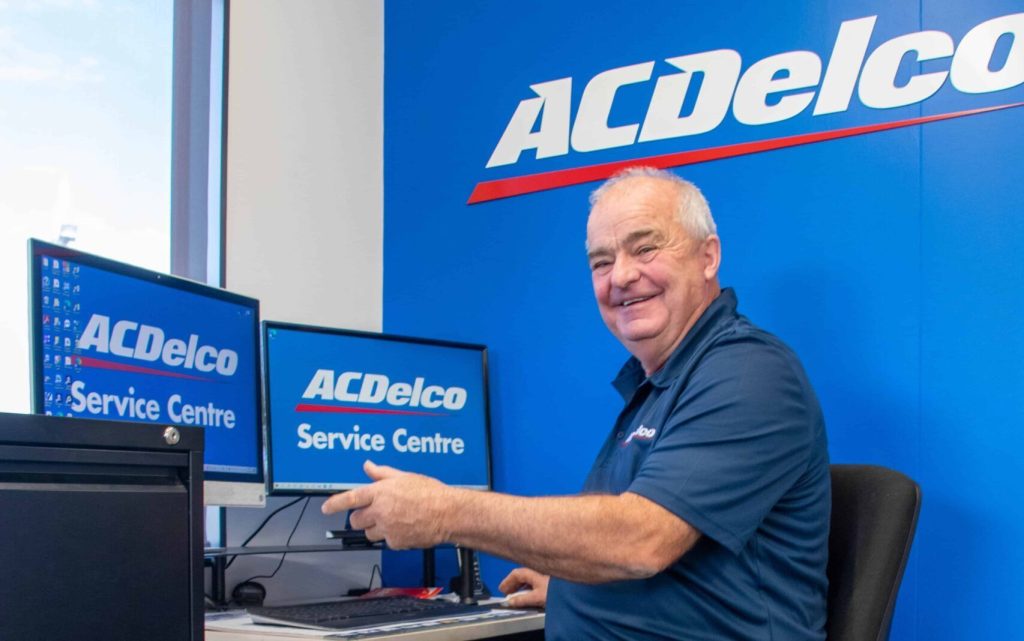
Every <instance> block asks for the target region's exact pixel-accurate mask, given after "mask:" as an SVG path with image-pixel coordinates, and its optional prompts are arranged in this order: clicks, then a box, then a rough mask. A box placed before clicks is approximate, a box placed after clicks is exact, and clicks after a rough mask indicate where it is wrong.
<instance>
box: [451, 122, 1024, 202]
mask: <svg viewBox="0 0 1024 641" xmlns="http://www.w3.org/2000/svg"><path fill="white" fill-rule="evenodd" d="M1021 105H1024V102H1016V103H1012V104H1007V105H998V106H995V107H983V108H981V109H970V110H967V111H956V112H953V113H946V114H938V115H935V116H922V117H920V118H910V119H908V120H897V121H895V122H883V123H878V124H874V125H863V126H860V127H849V128H847V129H836V130H834V131H819V132H815V133H809V134H799V135H796V136H786V137H784V138H772V139H770V140H756V141H753V142H744V143H739V144H735V145H724V146H722V147H709V148H708V149H695V150H692V151H682V152H678V153H673V154H664V155H661V156H649V157H647V158H634V159H632V160H620V161H617V162H609V163H604V164H601V165H590V166H587V167H574V168H573V169H561V170H559V171H549V172H545V173H541V174H530V175H528V176H515V177H513V178H503V179H501V180H491V181H486V182H481V183H477V185H476V187H475V188H474V189H473V193H472V194H470V196H469V200H468V201H467V203H466V204H468V205H473V204H476V203H482V202H487V201H489V200H498V199H500V198H510V197H512V196H521V195H523V194H530V193H533V192H537V191H545V190H548V189H556V188H558V187H568V186H569V185H579V184H581V183H587V182H593V181H595V180H604V179H606V178H609V177H611V176H613V175H614V174H615V173H616V172H618V171H621V170H623V169H626V168H627V167H634V166H636V165H645V166H649V167H658V168H660V169H667V168H669V167H681V166H683V165H693V164H696V163H701V162H708V161H710V160H721V159H723V158H733V157H736V156H745V155H747V154H757V153H761V152H762V151H773V150H775V149H785V148H786V147H797V146H800V145H809V144H811V143H816V142H824V141H826V140H837V139H839V138H850V137H852V136H861V135H863V134H873V133H877V132H879V131H888V130H890V129H900V128H902V127H912V126H914V125H923V124H927V123H929V122H937V121H939V120H949V119H951V118H961V117H963V116H973V115H976V114H983V113H988V112H990V111H999V110H1001V109H1012V108H1014V107H1020V106H1021Z"/></svg>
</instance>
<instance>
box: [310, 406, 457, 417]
mask: <svg viewBox="0 0 1024 641" xmlns="http://www.w3.org/2000/svg"><path fill="white" fill-rule="evenodd" d="M295 411H296V412H326V413H330V414H401V415H404V416H448V415H447V414H445V413H444V412H414V411H412V410H384V409H377V408H371V407H342V406H340V405H316V404H313V403H299V404H298V405H296V406H295Z"/></svg>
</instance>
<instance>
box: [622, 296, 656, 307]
mask: <svg viewBox="0 0 1024 641" xmlns="http://www.w3.org/2000/svg"><path fill="white" fill-rule="evenodd" d="M651 298H654V297H653V296H641V297H639V298H628V299H626V300H624V301H622V303H620V304H621V305H622V306H623V307H629V306H630V305H635V304H637V303H642V302H644V301H645V300H650V299H651Z"/></svg>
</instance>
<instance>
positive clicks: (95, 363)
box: [82, 356, 218, 383]
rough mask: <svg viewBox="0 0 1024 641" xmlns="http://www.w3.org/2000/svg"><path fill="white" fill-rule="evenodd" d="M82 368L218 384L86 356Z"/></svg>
mask: <svg viewBox="0 0 1024 641" xmlns="http://www.w3.org/2000/svg"><path fill="white" fill-rule="evenodd" d="M82 367H91V368H93V369H112V370H115V371H119V372H134V373H136V374H152V375H155V376H169V377H171V378H186V379H188V380H190V381H203V382H204V383H214V382H218V381H213V380H211V379H209V378H203V377H202V376H191V375H189V374H180V373H178V372H165V371H163V370H160V369H153V368H151V367H141V366H139V365H128V364H126V363H115V362H113V361H104V360H101V359H98V358H90V357H88V356H83V357H82Z"/></svg>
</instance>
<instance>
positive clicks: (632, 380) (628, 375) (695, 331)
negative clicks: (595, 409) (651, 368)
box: [612, 287, 737, 401]
mask: <svg viewBox="0 0 1024 641" xmlns="http://www.w3.org/2000/svg"><path fill="white" fill-rule="evenodd" d="M736 305H737V300H736V292H735V291H733V289H732V288H731V287H727V288H725V289H723V290H722V292H721V293H720V294H719V295H718V297H717V298H715V300H713V301H711V304H710V305H708V308H707V309H705V310H704V313H703V314H701V315H700V318H698V319H697V322H696V323H694V325H693V327H691V328H690V331H689V332H687V333H686V336H685V337H684V338H683V342H682V343H680V344H679V347H677V348H676V350H675V351H674V352H672V355H671V356H669V357H668V360H666V361H665V364H664V365H662V366H661V368H659V369H658V371H656V372H654V374H652V375H651V377H650V378H648V377H647V376H646V375H645V374H644V368H643V366H642V365H640V361H639V360H637V359H636V357H631V358H630V359H629V360H628V361H626V364H625V365H623V366H622V369H621V370H619V374H618V376H616V377H615V380H613V381H612V386H614V387H615V389H616V390H617V391H618V392H619V394H621V395H622V397H623V398H624V399H626V401H629V399H630V398H631V397H632V396H633V393H634V392H636V390H637V389H639V388H640V386H641V385H643V384H644V383H645V382H647V381H650V382H651V384H652V385H654V386H656V387H663V388H664V387H668V386H669V385H671V384H672V381H674V380H675V378H676V376H677V375H678V373H679V372H680V371H681V370H682V369H683V368H684V367H685V366H686V365H687V363H688V362H689V361H690V358H691V357H692V356H693V354H694V351H695V350H696V349H697V346H698V345H700V344H701V343H702V342H704V339H705V338H706V337H707V336H709V335H710V334H712V333H713V332H714V331H715V330H716V329H717V328H718V326H719V325H721V324H722V322H723V321H725V320H726V319H729V318H733V317H735V316H736Z"/></svg>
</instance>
